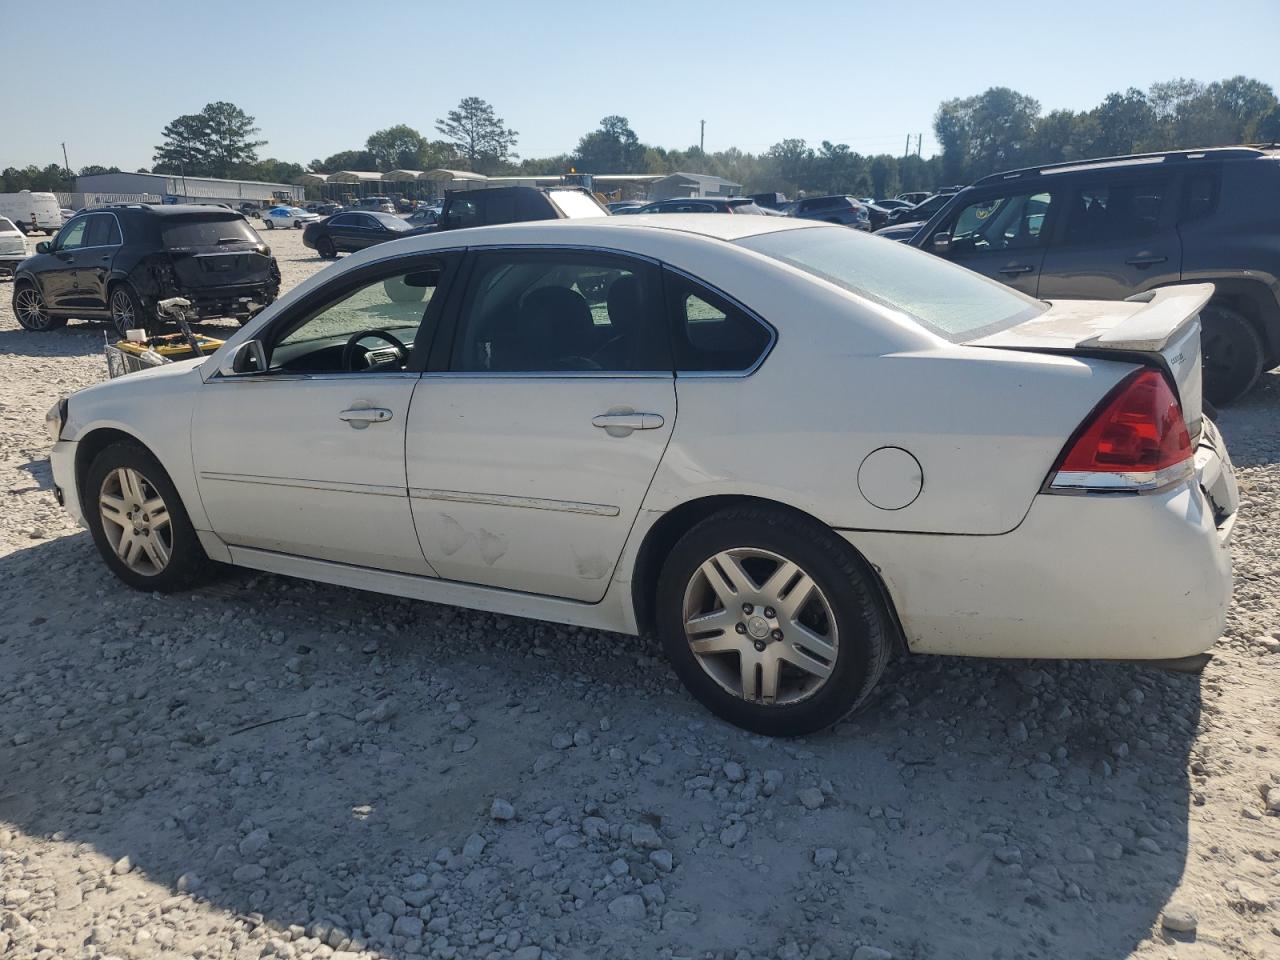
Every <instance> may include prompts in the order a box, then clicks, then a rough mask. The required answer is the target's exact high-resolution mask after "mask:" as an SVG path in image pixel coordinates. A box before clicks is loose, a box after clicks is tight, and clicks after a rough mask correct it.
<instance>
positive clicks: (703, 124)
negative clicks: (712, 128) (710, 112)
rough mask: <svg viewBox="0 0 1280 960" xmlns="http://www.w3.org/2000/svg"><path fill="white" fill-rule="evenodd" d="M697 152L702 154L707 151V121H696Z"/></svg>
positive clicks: (704, 154)
mask: <svg viewBox="0 0 1280 960" xmlns="http://www.w3.org/2000/svg"><path fill="white" fill-rule="evenodd" d="M698 126H699V130H698V152H699V153H700V154H702V155H703V156H706V153H707V121H705V120H699V121H698Z"/></svg>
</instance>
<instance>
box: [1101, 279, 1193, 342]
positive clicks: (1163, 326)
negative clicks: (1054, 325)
mask: <svg viewBox="0 0 1280 960" xmlns="http://www.w3.org/2000/svg"><path fill="white" fill-rule="evenodd" d="M1213 289H1214V288H1213V284H1212V283H1192V284H1187V285H1186V286H1177V287H1161V288H1159V289H1158V290H1148V291H1147V292H1146V293H1139V294H1135V295H1134V296H1132V297H1126V298H1125V300H1126V302H1128V303H1145V304H1147V306H1146V307H1145V308H1144V309H1142V310H1138V311H1137V312H1135V313H1134V314H1133V316H1131V317H1129V318H1127V319H1126V320H1123V321H1122V322H1120V323H1118V324H1116V325H1115V326H1114V327H1112V328H1111V329H1109V330H1106V331H1104V332H1102V333H1100V334H1098V335H1097V336H1096V337H1090V338H1089V339H1088V340H1082V341H1080V346H1081V347H1094V348H1097V349H1102V350H1131V351H1135V352H1144V353H1145V352H1155V353H1158V352H1159V351H1161V350H1163V349H1164V348H1165V347H1167V346H1168V345H1169V343H1170V342H1172V341H1173V340H1176V339H1177V338H1178V336H1179V334H1180V333H1181V332H1182V331H1183V329H1184V328H1186V327H1187V325H1189V324H1191V323H1194V322H1195V320H1196V318H1197V317H1199V315H1200V311H1201V310H1202V309H1203V308H1204V305H1205V304H1206V303H1208V302H1209V300H1210V298H1211V297H1212V296H1213Z"/></svg>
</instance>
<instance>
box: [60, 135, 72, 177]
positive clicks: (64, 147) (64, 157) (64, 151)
mask: <svg viewBox="0 0 1280 960" xmlns="http://www.w3.org/2000/svg"><path fill="white" fill-rule="evenodd" d="M62 166H63V167H64V168H65V169H66V171H67V176H68V177H69V176H71V164H70V162H68V160H67V144H66V141H63V144H62Z"/></svg>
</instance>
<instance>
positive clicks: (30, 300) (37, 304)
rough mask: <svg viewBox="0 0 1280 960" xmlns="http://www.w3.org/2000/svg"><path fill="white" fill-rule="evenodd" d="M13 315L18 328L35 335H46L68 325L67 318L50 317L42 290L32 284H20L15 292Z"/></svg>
mask: <svg viewBox="0 0 1280 960" xmlns="http://www.w3.org/2000/svg"><path fill="white" fill-rule="evenodd" d="M13 313H14V316H16V317H17V318H18V326H20V327H22V329H23V330H30V331H31V332H33V333H44V332H45V331H47V330H56V329H58V328H59V327H65V326H66V325H67V318H66V317H51V316H49V308H48V306H47V305H46V304H45V302H44V297H43V296H41V294H40V290H39V289H38V288H37V287H36V286H35V285H34V284H32V283H28V282H23V283H19V284H18V285H17V286H16V287H15V288H14V291H13Z"/></svg>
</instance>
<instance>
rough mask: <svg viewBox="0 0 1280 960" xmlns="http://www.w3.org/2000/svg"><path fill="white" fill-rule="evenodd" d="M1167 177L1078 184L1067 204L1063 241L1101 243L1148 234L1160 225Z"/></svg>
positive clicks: (1070, 242)
mask: <svg viewBox="0 0 1280 960" xmlns="http://www.w3.org/2000/svg"><path fill="white" fill-rule="evenodd" d="M1167 192H1168V179H1167V178H1166V177H1150V178H1143V179H1140V180H1130V181H1122V182H1118V183H1098V184H1091V185H1085V186H1081V187H1077V188H1076V189H1074V190H1072V191H1071V194H1070V200H1069V201H1068V203H1067V210H1066V216H1067V226H1066V231H1065V233H1064V234H1063V242H1064V243H1069V244H1076V243H1081V244H1102V243H1111V242H1113V241H1119V240H1129V239H1133V238H1136V237H1148V236H1151V235H1152V234H1153V233H1155V232H1156V230H1157V229H1158V228H1159V226H1160V217H1161V213H1162V212H1163V210H1164V206H1165V196H1166V193H1167Z"/></svg>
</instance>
